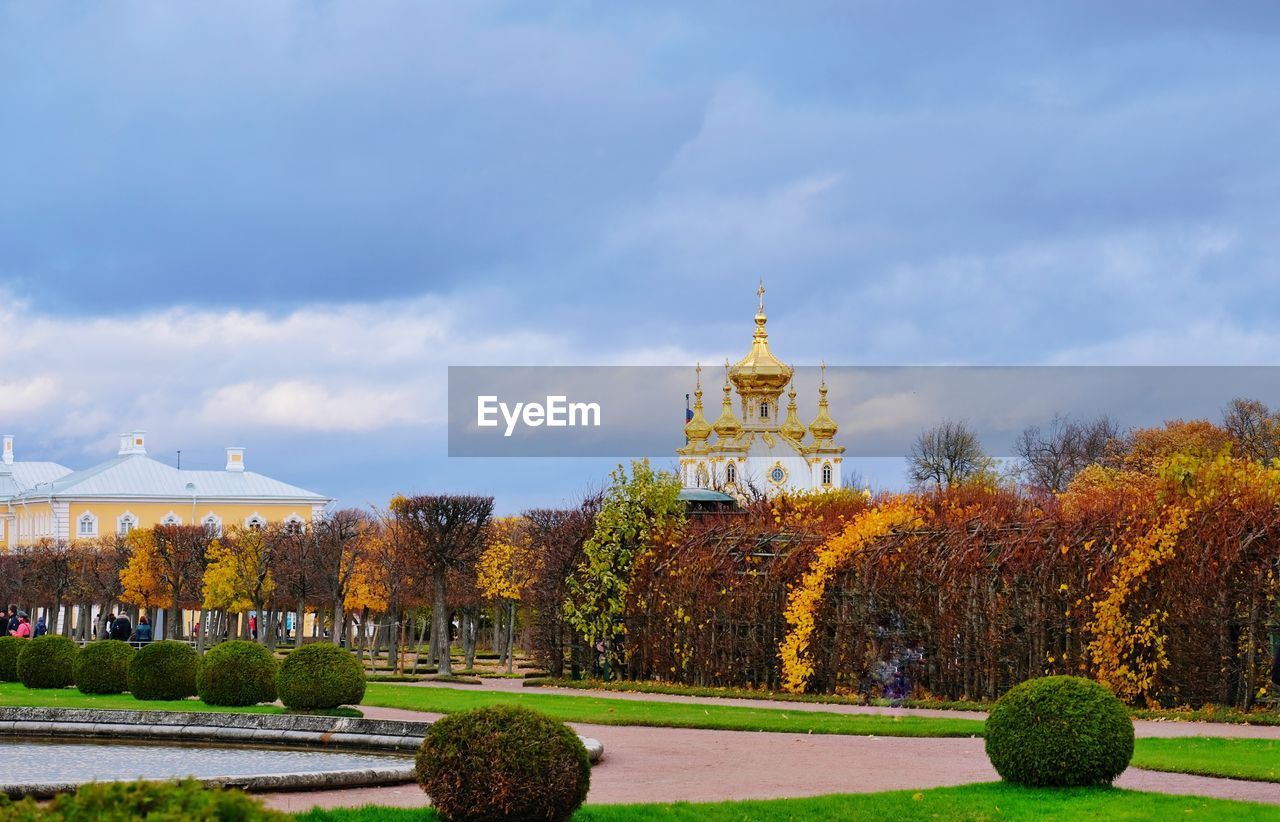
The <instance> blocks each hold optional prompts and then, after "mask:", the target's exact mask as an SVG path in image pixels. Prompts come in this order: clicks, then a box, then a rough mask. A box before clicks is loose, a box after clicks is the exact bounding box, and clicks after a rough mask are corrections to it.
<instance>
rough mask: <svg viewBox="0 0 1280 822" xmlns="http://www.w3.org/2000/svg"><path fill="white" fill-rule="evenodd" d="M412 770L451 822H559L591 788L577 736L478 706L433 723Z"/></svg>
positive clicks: (541, 720)
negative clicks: (528, 821)
mask: <svg viewBox="0 0 1280 822" xmlns="http://www.w3.org/2000/svg"><path fill="white" fill-rule="evenodd" d="M414 770H415V774H416V776H417V778H418V784H419V785H420V786H422V789H423V790H424V791H426V792H427V796H429V797H431V804H432V805H433V806H434V807H435V809H436V810H437V811H438V812H439V813H440V815H441V816H442V817H444V818H445V819H447V820H454V822H467V821H470V820H475V821H476V822H478V821H479V820H496V819H537V820H547V821H548V822H558V820H565V819H569V818H570V817H571V816H573V813H574V811H576V810H577V809H578V808H579V807H580V806H581V805H582V803H583V801H584V800H585V799H586V798H587V788H589V787H590V785H591V760H590V759H589V758H588V756H587V749H586V747H585V746H584V745H583V744H582V740H581V739H579V738H578V735H577V734H575V733H574V732H573V731H572V730H570V729H569V728H568V727H567V726H565V725H564V724H562V723H560V722H557V721H555V720H554V719H552V718H551V717H549V716H546V715H544V714H540V713H538V712H537V711H531V710H529V709H528V708H520V707H517V706H514V705H494V706H491V707H488V708H477V709H475V710H472V711H464V712H462V713H457V714H450V715H449V716H446V717H445V718H444V719H441V720H439V721H438V722H435V723H433V724H432V726H431V728H430V729H428V731H427V735H426V738H425V739H424V740H423V741H422V746H421V747H420V748H419V749H418V756H417V759H416V762H415V768H414Z"/></svg>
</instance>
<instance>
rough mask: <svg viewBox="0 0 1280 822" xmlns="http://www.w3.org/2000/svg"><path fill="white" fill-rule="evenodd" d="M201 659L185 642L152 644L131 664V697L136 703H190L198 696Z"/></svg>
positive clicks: (136, 655) (145, 646)
mask: <svg viewBox="0 0 1280 822" xmlns="http://www.w3.org/2000/svg"><path fill="white" fill-rule="evenodd" d="M199 663H200V656H199V655H198V654H197V653H196V651H195V649H194V648H192V647H191V646H190V645H188V644H186V643H185V642H178V641H177V640H172V639H166V640H162V641H160V642H149V643H147V644H146V645H143V646H142V648H141V650H139V651H138V653H136V654H134V656H133V661H131V662H130V663H129V693H131V694H133V696H134V698H136V699H186V698H187V697H189V696H195V694H196V668H197V666H198V665H199Z"/></svg>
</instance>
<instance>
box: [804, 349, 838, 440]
mask: <svg viewBox="0 0 1280 822" xmlns="http://www.w3.org/2000/svg"><path fill="white" fill-rule="evenodd" d="M839 430H840V428H839V426H837V425H836V421H835V420H833V419H831V414H830V412H829V410H828V408H827V364H826V363H823V364H822V384H821V385H819V386H818V416H817V417H815V418H814V420H813V422H811V423H809V433H810V434H813V439H814V440H815V441H816V442H818V443H822V442H826V441H828V440H832V439H835V436H836V434H837V433H838V432H839Z"/></svg>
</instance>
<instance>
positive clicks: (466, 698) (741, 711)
mask: <svg viewBox="0 0 1280 822" xmlns="http://www.w3.org/2000/svg"><path fill="white" fill-rule="evenodd" d="M362 704H364V705H377V706H380V707H383V708H407V709H409V710H414V711H430V712H433V713H454V712H456V711H465V710H467V709H469V708H478V707H481V706H484V705H497V704H508V705H523V706H525V707H527V708H533V709H534V710H538V711H541V712H543V713H545V714H547V715H549V716H552V717H554V718H556V719H558V720H560V721H561V722H584V723H588V724H592V725H647V726H653V727H671V728H712V729H716V730H731V731H778V732H785V733H799V734H804V733H815V734H850V735H855V736H980V735H981V734H982V722H981V721H979V720H974V719H934V718H930V717H918V716H906V717H897V716H878V715H870V714H836V713H828V712H825V711H823V712H818V711H788V710H786V709H769V708H743V707H739V706H735V705H693V704H689V703H684V702H648V701H639V700H624V699H609V698H607V697H595V696H558V695H552V694H526V693H508V692H505V691H472V690H461V689H458V688H431V687H421V686H413V685H393V684H388V683H383V682H371V683H369V688H368V690H367V691H365V695H364V702H363V703H362Z"/></svg>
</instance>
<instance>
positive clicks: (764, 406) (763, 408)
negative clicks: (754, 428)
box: [760, 402, 769, 420]
mask: <svg viewBox="0 0 1280 822" xmlns="http://www.w3.org/2000/svg"><path fill="white" fill-rule="evenodd" d="M760 419H762V420H767V419H769V403H767V402H762V403H760Z"/></svg>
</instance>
